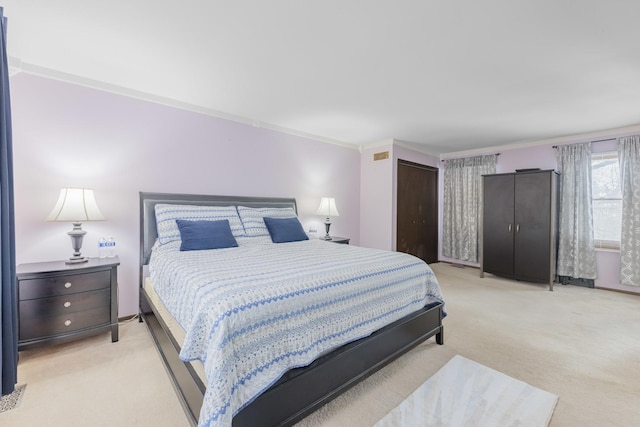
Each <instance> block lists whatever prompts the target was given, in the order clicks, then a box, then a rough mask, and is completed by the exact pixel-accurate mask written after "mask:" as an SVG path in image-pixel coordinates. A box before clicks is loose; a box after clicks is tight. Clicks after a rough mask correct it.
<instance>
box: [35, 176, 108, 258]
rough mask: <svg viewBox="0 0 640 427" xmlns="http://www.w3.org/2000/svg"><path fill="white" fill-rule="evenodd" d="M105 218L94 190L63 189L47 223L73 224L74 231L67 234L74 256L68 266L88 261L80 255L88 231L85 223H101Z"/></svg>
mask: <svg viewBox="0 0 640 427" xmlns="http://www.w3.org/2000/svg"><path fill="white" fill-rule="evenodd" d="M104 219H105V218H104V216H103V215H102V213H101V212H100V209H98V205H97V204H96V199H95V197H94V195H93V190H91V189H88V188H63V189H61V190H60V196H58V202H57V203H56V205H55V207H54V208H53V210H52V211H51V213H50V214H49V216H48V217H47V221H59V222H72V223H73V229H72V230H71V231H69V232H68V233H67V234H68V235H69V236H70V237H71V246H72V247H73V251H74V252H73V256H72V257H71V258H69V259H68V260H67V261H66V263H67V264H77V263H82V262H86V261H88V258H86V257H83V256H82V255H80V249H81V248H82V238H83V237H84V235H85V234H87V232H86V231H84V230H83V229H82V223H83V222H84V221H101V220H104Z"/></svg>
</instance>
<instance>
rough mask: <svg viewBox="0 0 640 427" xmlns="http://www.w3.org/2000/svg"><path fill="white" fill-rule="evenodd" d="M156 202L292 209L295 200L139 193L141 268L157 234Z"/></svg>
mask: <svg viewBox="0 0 640 427" xmlns="http://www.w3.org/2000/svg"><path fill="white" fill-rule="evenodd" d="M158 203H164V204H176V205H199V206H238V205H242V206H248V207H252V208H264V207H271V208H293V210H294V211H295V212H296V213H297V212H298V209H297V206H296V199H293V198H280V197H243V196H211V195H203V194H172V193H145V192H140V271H141V277H140V279H141V281H142V269H143V267H144V266H145V265H147V264H148V263H149V258H150V257H151V248H152V247H153V244H154V243H155V241H156V238H157V237H158V233H157V231H156V213H155V207H156V205H157V204H158Z"/></svg>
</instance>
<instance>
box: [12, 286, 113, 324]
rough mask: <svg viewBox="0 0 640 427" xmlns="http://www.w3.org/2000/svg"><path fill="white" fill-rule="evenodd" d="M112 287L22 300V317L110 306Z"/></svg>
mask: <svg viewBox="0 0 640 427" xmlns="http://www.w3.org/2000/svg"><path fill="white" fill-rule="evenodd" d="M110 305H111V296H110V289H100V290H98V291H91V292H80V293H77V294H69V295H61V296H57V297H49V298H40V299H30V300H24V301H20V319H30V318H36V317H37V318H42V317H47V316H54V315H57V314H65V313H75V312H78V311H84V310H90V309H92V308H98V307H107V308H108V307H110Z"/></svg>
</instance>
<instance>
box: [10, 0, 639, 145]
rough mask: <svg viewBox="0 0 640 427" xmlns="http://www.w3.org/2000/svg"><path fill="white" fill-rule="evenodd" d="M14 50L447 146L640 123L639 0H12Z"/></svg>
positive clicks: (255, 117)
mask: <svg viewBox="0 0 640 427" xmlns="http://www.w3.org/2000/svg"><path fill="white" fill-rule="evenodd" d="M0 3H1V4H3V5H4V8H5V11H4V13H5V16H7V17H8V19H9V21H8V42H9V44H8V51H9V56H10V63H11V64H13V65H14V66H16V67H17V68H18V69H19V70H22V71H23V72H29V73H34V74H41V75H47V76H50V77H54V78H62V79H65V80H70V81H76V82H80V83H83V84H89V85H93V86H96V87H102V88H107V89H109V90H115V91H118V92H122V93H125V94H133V95H136V96H142V97H146V98H148V99H157V100H161V101H162V102H166V103H173V104H174V105H179V106H182V107H186V108H191V109H194V110H196V111H203V112H207V113H210V114H214V115H219V116H222V117H230V118H234V119H236V120H242V121H246V122H249V123H254V124H256V125H260V126H264V127H271V128H276V129H283V130H287V131H290V132H293V133H298V134H306V135H313V136H317V137H320V138H321V139H324V140H332V141H338V142H342V143H347V144H355V145H366V144H370V143H374V142H379V141H382V140H388V139H396V140H400V141H405V142H408V143H415V144H421V146H423V147H424V149H425V151H427V152H431V153H451V152H457V151H464V150H474V149H478V148H481V147H486V146H492V147H493V146H500V145H505V144H513V143H519V142H525V141H538V140H543V139H548V138H552V137H560V136H565V135H573V134H582V133H590V132H596V131H600V130H606V129H612V128H619V127H625V126H631V125H638V124H640V21H639V17H640V1H638V0H609V1H602V0H564V1H563V0H532V1H526V0H483V1H478V0H422V1H420V0H415V1H407V0H359V1H351V0H323V1H313V2H312V1H305V0H271V1H267V0H244V1H243V0H236V1H219V0H191V1H184V0H183V1H177V0H160V1H159V0H110V1H96V0H93V1H86V0H57V1H51V0H0Z"/></svg>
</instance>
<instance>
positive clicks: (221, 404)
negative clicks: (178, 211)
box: [149, 237, 442, 426]
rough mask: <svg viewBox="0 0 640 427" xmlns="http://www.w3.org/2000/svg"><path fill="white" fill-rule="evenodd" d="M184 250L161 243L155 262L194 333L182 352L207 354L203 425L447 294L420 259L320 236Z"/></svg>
mask: <svg viewBox="0 0 640 427" xmlns="http://www.w3.org/2000/svg"><path fill="white" fill-rule="evenodd" d="M237 240H238V244H239V246H238V247H237V248H228V249H216V250H206V251H190V252H180V250H179V247H180V242H172V243H168V244H165V245H161V246H160V245H157V246H156V247H155V248H154V250H153V254H152V257H151V262H150V266H149V270H150V274H151V280H152V283H153V285H154V288H155V289H156V292H157V293H158V295H159V296H160V298H161V300H162V301H163V303H164V304H165V305H166V307H167V308H168V310H169V312H171V313H172V314H173V315H174V317H175V318H176V319H177V320H178V322H179V323H180V324H181V326H182V327H183V329H185V331H186V332H187V335H186V339H185V342H184V343H183V346H182V351H181V353H180V358H181V359H182V360H184V361H192V360H196V359H197V360H200V361H202V363H203V364H204V367H205V373H206V376H207V391H206V394H205V396H204V402H203V406H202V411H201V413H200V421H199V425H200V426H230V425H231V419H232V417H233V415H235V414H236V413H237V412H238V411H240V410H241V409H242V408H243V407H244V406H246V405H247V404H249V403H250V402H251V401H252V400H253V399H254V398H255V397H256V396H257V395H259V394H260V393H261V392H262V391H264V390H265V389H267V388H269V387H270V386H271V385H272V384H273V383H275V382H276V381H277V380H278V379H279V378H280V377H281V376H282V374H284V373H285V372H286V371H288V370H289V369H291V368H294V367H300V366H306V365H308V364H309V363H311V362H312V361H313V360H314V359H316V358H317V357H319V356H320V355H322V354H324V353H327V352H328V351H330V350H332V349H335V348H337V347H339V346H341V345H344V344H346V343H348V342H351V341H354V340H356V339H359V338H362V337H365V336H367V335H370V334H371V333H372V332H374V331H376V330H377V329H380V328H381V327H383V326H385V325H387V324H389V323H392V322H393V321H395V320H397V319H400V318H402V317H404V316H405V315H408V314H409V313H411V312H414V311H416V310H419V309H420V308H422V307H423V306H425V305H426V304H429V303H431V302H435V301H442V295H441V293H440V287H439V285H438V282H437V280H436V278H435V276H434V274H433V272H432V271H431V269H430V268H429V266H428V265H427V264H425V263H424V262H423V261H421V260H419V259H418V258H415V257H413V256H410V255H407V254H403V253H397V252H388V251H381V250H375V249H367V248H360V247H355V246H349V245H341V244H334V243H330V242H324V241H321V240H318V239H311V240H307V241H302V242H292V243H282V244H274V243H271V240H270V238H269V237H250V238H238V239H237Z"/></svg>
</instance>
